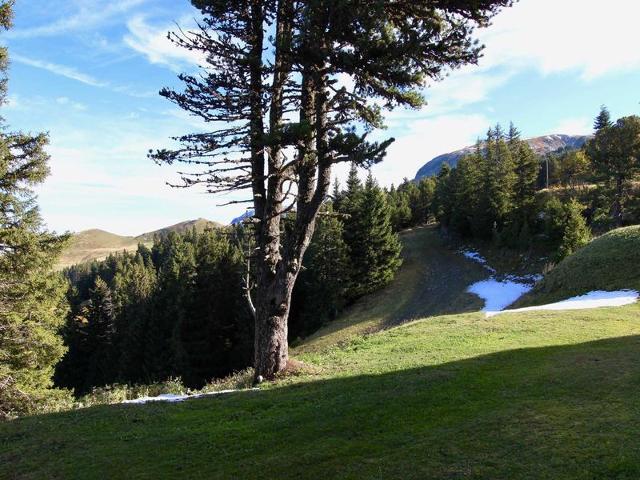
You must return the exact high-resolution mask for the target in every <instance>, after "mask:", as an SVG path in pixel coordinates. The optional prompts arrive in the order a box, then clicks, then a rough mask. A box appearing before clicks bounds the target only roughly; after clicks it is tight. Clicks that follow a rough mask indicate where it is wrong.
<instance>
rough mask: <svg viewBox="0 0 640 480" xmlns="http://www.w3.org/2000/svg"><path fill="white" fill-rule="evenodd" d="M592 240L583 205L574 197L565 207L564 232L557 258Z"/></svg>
mask: <svg viewBox="0 0 640 480" xmlns="http://www.w3.org/2000/svg"><path fill="white" fill-rule="evenodd" d="M589 240H591V231H590V230H589V227H588V226H587V223H586V222H585V219H584V217H583V216H582V206H581V205H580V204H579V203H578V202H577V201H576V200H575V199H572V200H571V201H570V202H569V203H568V204H567V205H566V207H565V221H564V233H563V236H562V242H561V243H560V247H559V248H558V255H557V259H558V260H562V259H563V258H565V257H568V256H569V255H571V254H572V253H574V252H575V251H577V250H578V249H579V248H581V247H583V246H585V245H586V244H587V243H589Z"/></svg>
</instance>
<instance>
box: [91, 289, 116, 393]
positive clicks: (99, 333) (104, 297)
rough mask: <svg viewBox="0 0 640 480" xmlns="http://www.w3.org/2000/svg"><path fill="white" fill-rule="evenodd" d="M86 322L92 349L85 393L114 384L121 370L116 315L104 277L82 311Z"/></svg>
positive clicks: (92, 291) (93, 290)
mask: <svg viewBox="0 0 640 480" xmlns="http://www.w3.org/2000/svg"><path fill="white" fill-rule="evenodd" d="M82 315H83V317H84V321H85V322H86V334H87V342H86V348H87V350H88V362H87V363H88V364H87V377H86V383H85V385H84V387H85V388H84V390H89V389H90V387H93V386H102V385H108V384H110V383H113V382H114V381H115V379H116V375H117V368H114V364H115V365H117V363H116V359H117V356H116V353H115V348H114V341H115V336H116V312H115V307H114V304H113V298H112V295H111V290H110V289H109V286H108V285H107V284H106V282H105V281H104V280H102V278H100V277H97V278H96V282H95V286H94V288H93V289H92V290H91V297H90V299H89V301H88V302H87V304H86V306H85V307H84V308H83V310H82Z"/></svg>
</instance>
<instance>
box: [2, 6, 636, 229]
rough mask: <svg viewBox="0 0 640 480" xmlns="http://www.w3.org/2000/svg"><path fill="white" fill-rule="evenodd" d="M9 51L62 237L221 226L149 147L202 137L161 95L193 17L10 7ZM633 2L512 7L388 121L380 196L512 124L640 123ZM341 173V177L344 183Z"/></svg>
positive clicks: (47, 214) (229, 213)
mask: <svg viewBox="0 0 640 480" xmlns="http://www.w3.org/2000/svg"><path fill="white" fill-rule="evenodd" d="M15 10H16V18H15V27H14V29H13V30H11V31H10V32H7V33H3V34H2V36H1V37H0V38H2V41H3V42H5V43H6V44H7V45H8V46H9V48H10V54H11V57H12V67H11V74H10V75H11V76H10V96H9V103H8V105H6V106H5V107H3V112H2V113H3V116H4V117H5V118H6V120H7V123H8V124H9V125H10V126H11V128H13V129H23V130H27V131H32V132H37V131H48V132H49V133H50V137H51V146H50V148H49V151H50V153H51V156H52V160H51V168H52V175H51V177H50V178H49V179H48V180H47V182H46V183H45V185H43V186H42V187H41V188H39V190H38V192H39V195H40V205H41V208H42V212H43V216H44V218H45V221H46V222H47V224H48V225H49V227H50V228H53V229H55V230H57V231H65V230H72V231H79V230H83V229H87V228H103V229H106V230H109V231H113V232H115V233H120V234H139V233H142V232H145V231H150V230H153V229H156V228H159V227H162V226H166V225H169V224H172V223H177V222H180V221H183V220H187V219H192V218H197V217H205V218H209V219H212V220H218V221H222V222H228V221H229V220H230V219H231V218H233V217H234V216H237V215H238V214H239V213H242V211H243V207H240V206H237V205H236V206H227V207H220V206H218V205H219V204H221V203H225V202H226V201H228V200H229V199H230V198H229V197H226V198H225V197H223V198H220V197H213V196H210V195H205V194H203V193H201V192H198V191H194V190H182V189H171V188H169V187H167V186H166V185H165V182H166V181H171V180H175V179H176V171H175V168H173V167H168V166H164V167H160V166H157V165H155V164H154V163H153V162H151V161H150V160H148V159H147V157H146V152H147V151H148V150H149V149H150V148H159V147H163V146H168V145H170V140H169V138H170V137H171V136H173V135H179V134H182V133H186V132H189V131H192V130H194V129H198V128H199V127H200V126H201V125H200V124H199V122H198V121H197V120H195V119H194V118H190V117H188V116H187V115H185V114H184V113H183V112H181V111H179V110H178V109H177V108H176V107H174V106H173V105H171V104H170V103H169V102H167V101H166V100H164V99H162V98H160V97H159V96H158V95H157V92H158V90H159V89H160V88H161V87H163V86H178V82H177V80H176V74H177V73H178V72H181V71H193V70H194V69H195V68H196V65H197V63H198V58H197V57H195V56H194V55H192V54H189V53H188V52H184V51H181V50H179V49H176V48H175V47H173V46H172V45H171V44H170V43H169V42H168V41H167V40H166V38H165V36H166V32H167V31H168V30H169V29H171V28H174V27H175V24H176V23H177V24H179V25H181V26H187V27H188V26H189V25H190V24H191V23H192V22H193V18H194V16H195V15H196V14H197V12H196V11H195V10H194V9H193V8H192V7H191V6H190V2H188V1H187V0H46V1H45V0H18V1H17V4H16V8H15ZM637 18H640V2H634V1H632V0H611V1H609V2H606V4H605V3H603V2H595V1H593V2H592V1H584V0H562V2H558V1H557V0H521V1H520V2H519V3H518V4H516V6H515V7H513V8H511V9H509V10H506V11H504V12H503V13H501V14H500V15H499V16H498V17H497V18H496V19H495V20H494V23H493V25H492V26H491V27H490V28H488V29H486V30H483V31H481V32H478V35H477V36H478V37H479V39H480V40H481V41H482V42H483V43H484V44H485V45H486V47H487V48H486V50H485V57H484V58H483V59H482V60H481V62H480V64H479V65H478V66H470V67H466V68H464V69H463V70H461V71H456V72H453V73H452V74H451V75H450V76H449V77H447V78H446V79H445V80H444V81H443V82H441V83H438V84H436V85H433V86H431V87H430V88H428V89H427V90H426V95H427V98H428V100H429V106H427V107H426V108H425V109H423V110H421V111H418V112H416V111H409V112H408V111H396V112H392V113H390V114H389V115H388V125H389V129H388V130H387V131H386V132H384V135H392V136H394V137H396V138H397V141H396V143H395V144H394V145H392V147H391V148H390V150H389V154H388V157H387V159H386V160H385V162H383V163H382V164H381V165H378V166H376V167H375V168H374V174H375V175H376V176H377V177H378V178H379V180H380V182H381V183H382V184H385V185H389V184H391V183H396V184H397V183H398V182H400V181H401V180H402V178H403V177H409V178H412V177H413V176H414V175H415V172H416V171H417V169H418V168H419V167H420V166H421V165H423V164H424V163H425V162H426V161H427V160H429V159H431V158H432V157H434V156H436V155H438V154H440V153H444V152H447V151H452V150H455V149H458V148H461V147H464V146H466V145H469V144H472V143H473V142H474V141H475V139H476V138H477V137H478V136H481V135H483V133H484V132H485V131H486V130H487V128H488V127H489V126H490V125H493V124H495V123H497V122H501V123H503V124H508V122H509V121H513V122H514V123H515V124H516V125H517V126H518V127H519V128H520V130H521V131H522V132H523V134H524V135H525V136H536V135H543V134H549V133H569V134H583V133H590V129H591V123H592V118H593V117H594V116H595V115H596V114H597V112H598V109H599V107H600V105H602V104H606V105H608V106H609V108H610V110H611V112H612V115H613V116H614V117H616V118H617V117H620V116H623V115H630V114H639V113H640V103H639V102H640V89H639V88H638V85H640V49H638V48H637V38H636V33H635V32H636V31H637V30H636V25H635V23H636V21H637ZM344 172H345V168H339V169H337V172H336V174H337V175H338V177H344Z"/></svg>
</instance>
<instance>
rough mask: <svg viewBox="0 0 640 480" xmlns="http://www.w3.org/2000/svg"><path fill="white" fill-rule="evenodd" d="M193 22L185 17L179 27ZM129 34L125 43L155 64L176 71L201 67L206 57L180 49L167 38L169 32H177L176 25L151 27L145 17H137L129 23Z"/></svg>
mask: <svg viewBox="0 0 640 480" xmlns="http://www.w3.org/2000/svg"><path fill="white" fill-rule="evenodd" d="M192 23H193V20H192V19H191V18H189V17H183V18H182V19H180V20H179V21H178V25H189V24H192ZM127 28H128V29H129V33H128V34H127V35H125V37H124V42H125V43H126V44H127V45H128V46H129V47H130V48H131V49H133V50H135V51H136V52H138V53H140V54H142V55H144V56H145V57H146V58H147V60H148V61H149V62H151V63H153V64H157V65H164V66H166V67H169V68H170V69H172V70H174V71H179V70H181V69H183V68H184V67H185V66H197V65H201V64H202V63H203V61H204V56H203V55H202V54H201V53H200V52H195V51H190V50H187V49H184V48H180V47H178V46H176V45H174V44H173V42H171V40H169V39H168V38H167V32H169V31H171V30H176V28H177V27H176V25H162V26H157V25H155V26H154V25H151V24H149V23H148V22H147V20H146V19H145V17H143V16H136V17H134V18H132V19H131V20H129V22H127Z"/></svg>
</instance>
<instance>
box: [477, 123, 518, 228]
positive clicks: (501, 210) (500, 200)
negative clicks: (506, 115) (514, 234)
mask: <svg viewBox="0 0 640 480" xmlns="http://www.w3.org/2000/svg"><path fill="white" fill-rule="evenodd" d="M483 177H484V180H485V183H484V188H483V189H482V190H481V192H482V196H481V198H480V202H479V204H480V212H479V213H480V214H481V215H482V216H481V217H480V218H481V219H482V223H481V225H482V229H481V230H480V231H479V234H480V236H481V237H484V238H490V237H491V236H492V235H494V234H495V233H496V232H498V231H500V230H501V229H502V228H504V227H505V225H506V223H507V220H508V219H509V218H510V214H511V212H512V210H513V208H514V204H513V196H514V186H515V182H516V175H515V168H514V161H513V156H512V153H511V150H510V149H509V146H508V144H507V142H506V141H505V137H504V133H503V131H502V129H501V127H500V125H497V126H496V127H495V129H493V130H489V132H488V134H487V140H486V156H485V160H484V172H483Z"/></svg>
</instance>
